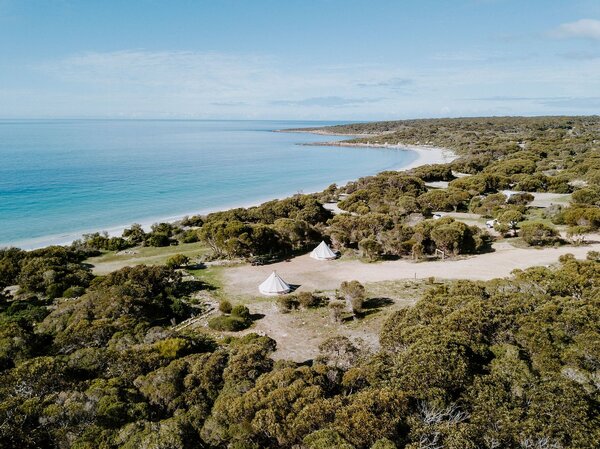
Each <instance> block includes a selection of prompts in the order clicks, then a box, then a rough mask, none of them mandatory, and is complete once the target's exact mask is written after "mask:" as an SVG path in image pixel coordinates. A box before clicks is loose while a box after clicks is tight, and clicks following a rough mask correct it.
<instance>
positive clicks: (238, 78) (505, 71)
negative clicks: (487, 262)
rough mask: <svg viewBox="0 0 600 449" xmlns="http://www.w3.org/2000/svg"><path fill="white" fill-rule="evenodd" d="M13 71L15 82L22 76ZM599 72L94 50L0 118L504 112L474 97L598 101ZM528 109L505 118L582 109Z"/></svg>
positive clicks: (48, 71) (576, 66) (63, 63)
mask: <svg viewBox="0 0 600 449" xmlns="http://www.w3.org/2000/svg"><path fill="white" fill-rule="evenodd" d="M0 1H1V0H0ZM456 59H461V58H456ZM462 59H468V58H462ZM560 61H562V62H560ZM30 68H31V67H30ZM8 70H9V72H10V70H11V68H10V67H9V68H8ZM12 70H13V71H14V73H15V76H18V74H19V73H21V69H19V68H14V69H12ZM598 73H600V59H587V58H580V59H576V60H570V61H566V60H564V59H557V63H556V64H555V65H553V66H552V70H549V69H548V65H547V64H542V63H541V62H539V61H537V60H533V59H531V60H529V61H527V62H526V63H524V62H519V64H514V62H512V63H511V62H510V61H491V60H484V61H479V62H478V63H477V64H473V63H471V62H468V61H465V62H464V63H462V64H461V63H458V62H456V63H453V64H440V63H438V64H435V66H431V64H430V63H425V64H423V65H422V66H419V65H415V64H412V65H408V64H404V63H403V62H401V61H397V62H393V61H392V62H389V63H386V64H367V63H364V64H346V65H344V64H335V65H333V64H332V65H321V64H318V63H315V64H306V63H294V62H292V61H291V60H282V59H277V58H273V57H270V56H265V55H257V54H227V53H215V52H212V53H211V52H190V51H158V52H157V51H146V50H123V51H116V52H87V53H81V54H75V55H71V56H68V57H64V58H60V59H56V60H51V61H46V62H45V63H44V64H42V65H40V64H38V65H35V66H34V72H33V73H30V77H31V78H32V79H35V81H36V82H32V81H27V82H26V83H24V84H22V85H21V86H19V87H26V88H27V89H26V91H19V90H18V89H17V87H16V85H15V87H14V88H13V89H9V90H8V91H7V90H6V88H5V89H4V90H2V89H0V116H8V117H11V116H63V117H64V116H67V117H73V116H96V117H106V116H113V117H117V116H129V117H195V118H265V119H269V118H299V119H302V118H312V119H319V118H325V119H332V118H335V119H342V118H343V119H366V118H393V117H406V118H408V117H418V116H421V117H422V116H430V115H440V114H442V112H440V111H441V109H440V108H441V107H442V106H446V105H451V107H452V109H451V110H450V111H448V112H447V113H448V114H457V115H461V114H463V115H465V114H466V115H468V114H484V113H487V114H489V113H504V112H505V111H504V110H503V109H502V108H504V107H506V106H510V105H507V103H504V102H503V103H502V104H500V105H499V104H498V102H494V101H490V102H489V105H488V103H486V102H484V101H474V100H472V99H473V98H474V97H483V96H502V95H504V96H515V97H516V96H533V95H535V96H539V97H544V96H547V95H548V93H552V94H555V95H556V96H561V97H569V98H579V97H584V96H586V95H590V94H591V93H594V96H595V97H597V96H598V95H597V94H596V92H600V77H599V76H598ZM38 79H43V81H44V82H37V80H38ZM516 86H518V90H516ZM523 103H527V102H523ZM571 103H572V102H571ZM527 104H529V103H527ZM530 104H531V105H532V106H531V109H530V110H525V109H523V108H520V105H517V104H515V105H514V106H515V108H514V109H511V110H510V111H506V112H507V113H508V112H510V113H532V112H539V113H555V112H560V111H561V110H562V109H563V108H566V107H567V106H570V107H573V108H574V107H575V106H577V105H575V104H570V105H566V104H565V103H564V102H558V103H556V102H554V103H552V104H549V103H546V104H541V103H540V102H536V103H533V102H532V103H530ZM578 106H579V107H582V106H583V105H581V104H579V105H578ZM534 108H535V109H534ZM565 110H566V109H565ZM442 115H443V114H442Z"/></svg>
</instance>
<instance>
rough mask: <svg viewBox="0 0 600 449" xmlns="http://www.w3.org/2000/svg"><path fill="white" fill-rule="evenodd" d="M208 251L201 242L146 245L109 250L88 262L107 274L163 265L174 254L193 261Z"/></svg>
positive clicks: (98, 272)
mask: <svg viewBox="0 0 600 449" xmlns="http://www.w3.org/2000/svg"><path fill="white" fill-rule="evenodd" d="M208 251H209V249H208V248H207V247H206V246H205V245H204V244H203V243H199V242H196V243H184V244H180V245H177V246H165V247H160V248H155V247H150V246H144V247H136V248H131V249H129V250H126V251H119V252H116V251H108V252H106V253H104V254H102V255H100V256H97V257H91V258H89V259H88V260H86V263H89V264H91V265H93V266H94V273H96V274H106V273H109V272H111V271H114V270H118V269H120V268H123V267H127V266H133V265H140V264H146V265H163V264H164V263H165V262H166V261H167V259H168V258H169V257H171V256H173V255H174V254H184V255H186V256H188V257H189V258H190V259H191V260H192V261H193V260H195V259H197V258H199V257H200V256H202V255H204V254H207V253H208Z"/></svg>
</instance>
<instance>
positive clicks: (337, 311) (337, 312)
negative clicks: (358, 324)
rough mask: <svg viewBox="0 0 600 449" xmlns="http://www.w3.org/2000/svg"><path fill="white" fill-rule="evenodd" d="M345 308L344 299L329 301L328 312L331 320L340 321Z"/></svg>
mask: <svg viewBox="0 0 600 449" xmlns="http://www.w3.org/2000/svg"><path fill="white" fill-rule="evenodd" d="M345 308H346V304H345V303H344V301H332V302H330V303H329V314H330V317H331V321H333V322H334V323H341V322H342V315H343V313H344V309H345Z"/></svg>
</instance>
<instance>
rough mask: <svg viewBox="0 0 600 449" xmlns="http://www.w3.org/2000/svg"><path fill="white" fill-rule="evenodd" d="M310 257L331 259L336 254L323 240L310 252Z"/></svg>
mask: <svg viewBox="0 0 600 449" xmlns="http://www.w3.org/2000/svg"><path fill="white" fill-rule="evenodd" d="M310 257H312V258H313V259H317V260H332V259H335V258H336V257H337V256H336V254H335V253H334V252H333V251H332V250H331V248H330V247H329V246H328V245H327V243H325V242H321V243H319V246H317V247H316V248H315V249H313V250H312V251H311V253H310Z"/></svg>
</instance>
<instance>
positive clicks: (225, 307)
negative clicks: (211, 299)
mask: <svg viewBox="0 0 600 449" xmlns="http://www.w3.org/2000/svg"><path fill="white" fill-rule="evenodd" d="M231 309H233V306H232V305H231V303H230V302H229V301H228V300H226V299H222V300H221V301H219V311H220V312H223V313H227V314H229V313H231Z"/></svg>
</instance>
